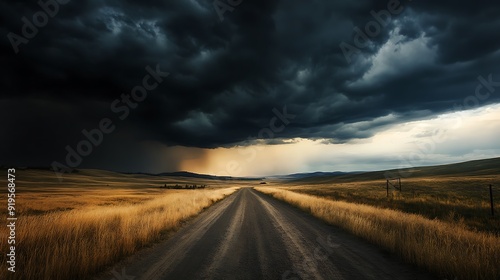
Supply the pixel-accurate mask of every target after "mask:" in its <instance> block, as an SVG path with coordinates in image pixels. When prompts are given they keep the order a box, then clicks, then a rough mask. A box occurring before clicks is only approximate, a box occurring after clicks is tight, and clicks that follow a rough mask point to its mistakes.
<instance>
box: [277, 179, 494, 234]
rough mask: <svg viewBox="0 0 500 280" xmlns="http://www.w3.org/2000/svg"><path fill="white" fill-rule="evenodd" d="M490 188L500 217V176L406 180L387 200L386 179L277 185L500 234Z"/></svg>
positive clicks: (295, 190) (305, 192)
mask: <svg viewBox="0 0 500 280" xmlns="http://www.w3.org/2000/svg"><path fill="white" fill-rule="evenodd" d="M489 184H492V185H493V189H494V194H495V195H496V206H497V207H496V208H497V214H498V212H500V211H499V209H500V201H499V198H500V176H498V175H492V176H484V175H483V176H460V177H453V176H434V177H423V178H422V177H421V178H406V179H403V180H402V186H403V191H402V192H401V193H400V192H399V191H396V190H394V189H392V191H391V192H390V195H389V198H387V196H386V187H385V181H384V180H383V179H382V180H370V181H355V182H343V181H341V180H334V181H333V182H330V183H319V184H312V183H311V184H304V183H301V184H293V183H287V184H286V185H282V184H277V185H278V186H284V187H285V188H286V189H288V190H291V191H294V192H299V193H304V194H311V195H316V196H321V197H325V198H329V199H332V200H341V201H346V202H353V203H359V204H367V205H372V206H376V207H381V208H388V209H394V210H400V211H403V212H407V213H412V214H419V215H422V216H424V217H427V218H429V219H439V220H442V221H446V222H452V223H457V222H459V223H463V224H464V225H466V226H467V227H468V228H470V229H473V230H479V231H484V232H490V233H495V234H500V218H498V217H496V218H492V217H491V214H490V199H489V190H488V185H489ZM498 216H500V215H498Z"/></svg>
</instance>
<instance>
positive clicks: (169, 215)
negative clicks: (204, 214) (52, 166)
mask: <svg viewBox="0 0 500 280" xmlns="http://www.w3.org/2000/svg"><path fill="white" fill-rule="evenodd" d="M31 175H32V174H31ZM42 175H43V174H42ZM19 177H21V176H19ZM35 178H37V176H33V177H32V179H35ZM24 179H25V181H21V180H19V181H17V186H18V187H17V191H18V196H17V197H16V198H17V202H18V207H19V211H20V212H18V215H19V216H18V221H17V223H16V231H17V232H16V242H17V244H16V256H17V262H16V272H15V273H11V272H8V271H7V267H6V261H7V259H6V254H2V255H1V256H0V262H1V263H2V264H1V265H0V268H1V270H0V279H23V280H24V279H41V280H43V279H46V280H59V279H75V280H76V279H89V278H91V277H92V276H93V275H95V274H96V273H98V272H99V271H102V270H103V269H104V268H106V267H107V266H109V265H111V264H113V263H115V262H117V261H119V260H120V259H123V258H124V257H126V256H129V255H131V254H133V253H135V252H137V251H138V250H139V249H140V248H142V247H144V246H147V245H149V244H151V243H153V242H155V241H158V240H160V239H162V238H165V237H166V236H168V234H170V233H172V232H173V231H175V230H176V229H178V228H179V227H180V225H181V224H182V223H183V222H184V221H186V220H187V219H189V218H191V217H193V216H195V215H196V214H198V213H199V212H201V211H202V210H203V209H205V208H206V207H208V206H210V205H211V204H213V203H214V202H216V201H218V200H221V199H223V198H224V197H225V196H227V195H229V194H231V193H233V192H234V191H235V190H236V189H237V188H224V187H222V186H221V187H220V188H207V189H203V190H160V189H159V188H147V187H146V188H141V187H139V185H137V186H135V187H133V186H127V185H126V184H127V183H125V184H124V185H125V187H124V188H120V187H119V185H120V183H119V181H120V180H117V182H114V181H113V177H112V176H111V177H109V178H107V179H106V180H107V181H106V182H107V184H105V185H108V186H107V187H106V186H105V187H102V186H96V187H94V188H82V187H80V188H77V187H76V185H78V182H77V180H78V178H76V179H75V178H74V177H73V178H70V180H69V181H73V184H76V185H71V183H69V185H68V186H62V185H55V186H54V187H52V188H50V187H49V186H44V187H42V188H39V187H37V186H35V185H31V183H32V181H31V179H30V180H26V177H25V178H24ZM153 179H154V180H158V181H159V180H160V179H157V178H153ZM94 180H95V179H94ZM137 180H138V181H137V182H140V181H141V180H140V179H137ZM44 182H46V181H44ZM75 182H76V183H75ZM137 182H136V183H137ZM113 183H114V185H112V186H109V185H110V184H113ZM129 183H130V182H129ZM41 184H44V183H41ZM75 195H77V196H75ZM2 214H3V215H2V216H3V217H5V212H4V213H2ZM4 220H5V218H4ZM0 236H4V237H6V236H8V231H7V227H5V226H4V227H0ZM8 246H9V245H8V244H7V239H6V238H1V239H0V249H1V251H2V252H7V248H8Z"/></svg>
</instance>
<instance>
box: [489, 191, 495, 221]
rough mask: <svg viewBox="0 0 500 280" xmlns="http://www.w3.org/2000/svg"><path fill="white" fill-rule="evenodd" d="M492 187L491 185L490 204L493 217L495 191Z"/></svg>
mask: <svg viewBox="0 0 500 280" xmlns="http://www.w3.org/2000/svg"><path fill="white" fill-rule="evenodd" d="M492 187H493V186H492V185H491V184H490V204H491V216H495V208H494V207H493V190H492Z"/></svg>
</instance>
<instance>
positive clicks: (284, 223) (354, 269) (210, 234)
mask: <svg viewBox="0 0 500 280" xmlns="http://www.w3.org/2000/svg"><path fill="white" fill-rule="evenodd" d="M112 271H113V273H108V274H107V275H106V277H107V278H106V277H104V278H102V279H116V280H122V279H123V280H127V279H134V280H137V279H144V280H155V279H175V280H177V279H179V280H184V279H187V280H189V279H283V280H285V279H289V280H292V279H293V280H295V279H327V280H330V279H356V280H357V279H360V280H361V279H377V280H379V279H398V280H402V279H434V278H433V277H432V276H430V275H428V274H426V273H425V272H422V271H419V270H418V269H416V268H414V267H412V266H408V265H405V264H403V263H401V262H400V261H399V260H397V259H396V258H394V257H391V256H390V255H388V254H387V253H385V252H384V251H382V250H380V249H378V248H377V247H375V246H373V245H370V244H368V243H366V242H364V241H363V240H360V239H359V238H357V237H355V236H352V235H350V234H348V233H346V232H344V231H342V230H340V229H338V228H336V227H333V226H329V225H326V224H325V223H323V222H321V221H319V220H317V219H315V218H313V217H311V216H310V215H308V214H306V213H303V212H301V211H300V210H298V209H296V208H293V207H291V206H290V205H288V204H286V203H284V202H281V201H277V200H275V199H274V198H271V197H268V196H266V195H264V194H261V193H259V192H257V191H255V190H253V189H251V188H243V189H241V190H239V191H237V192H236V193H234V194H232V195H231V196H229V197H227V198H226V199H224V200H223V201H221V202H219V203H217V204H215V205H214V206H212V207H210V208H209V209H208V210H207V211H205V212H203V213H202V214H200V215H199V216H198V217H197V218H195V219H194V220H192V221H190V222H189V223H188V224H187V225H186V226H185V227H183V228H182V229H181V230H180V231H178V232H177V233H176V234H175V235H174V236H173V237H172V238H170V239H168V240H167V241H165V242H162V243H160V244H157V245H155V246H153V247H152V248H148V249H146V250H143V251H142V252H140V253H139V254H138V255H136V256H133V257H132V258H130V259H128V260H127V261H125V262H124V263H121V264H120V265H118V266H116V267H115V268H113V269H112Z"/></svg>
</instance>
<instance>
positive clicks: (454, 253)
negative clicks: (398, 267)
mask: <svg viewBox="0 0 500 280" xmlns="http://www.w3.org/2000/svg"><path fill="white" fill-rule="evenodd" d="M256 189H257V190H258V191H261V192H263V193H266V194H269V195H272V196H273V197H275V198H277V199H280V200H283V201H286V202H288V203H290V204H292V205H294V206H296V207H298V208H300V209H302V210H305V211H307V212H309V213H311V214H312V215H313V216H315V217H318V218H320V219H322V220H324V221H326V222H328V223H330V224H332V225H336V226H339V227H341V228H344V229H346V230H347V231H349V232H351V233H353V234H355V235H357V236H360V237H362V238H364V239H367V240H369V241H370V242H372V243H374V244H377V245H379V246H381V247H383V248H385V249H387V250H389V251H390V252H392V253H395V254H397V255H399V256H400V257H401V258H403V259H404V260H405V261H407V262H409V263H413V264H416V265H418V266H420V267H424V268H426V269H428V270H430V271H431V272H433V273H435V274H437V275H439V276H441V277H446V278H448V279H450V278H451V279H455V277H456V279H482V280H488V279H491V280H497V279H500V266H499V265H498V264H499V263H500V238H499V237H497V236H495V235H493V234H488V233H481V232H473V231H470V230H467V229H466V228H465V227H464V226H463V225H460V224H452V223H446V222H443V221H439V220H430V219H426V218H424V217H422V216H420V215H415V214H408V213H403V212H401V211H396V210H391V209H382V208H378V207H373V206H369V205H362V204H355V203H348V202H344V201H333V200H329V199H325V198H321V197H315V196H311V195H306V194H299V193H295V192H292V191H287V190H284V189H278V188H266V187H258V188H256Z"/></svg>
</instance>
